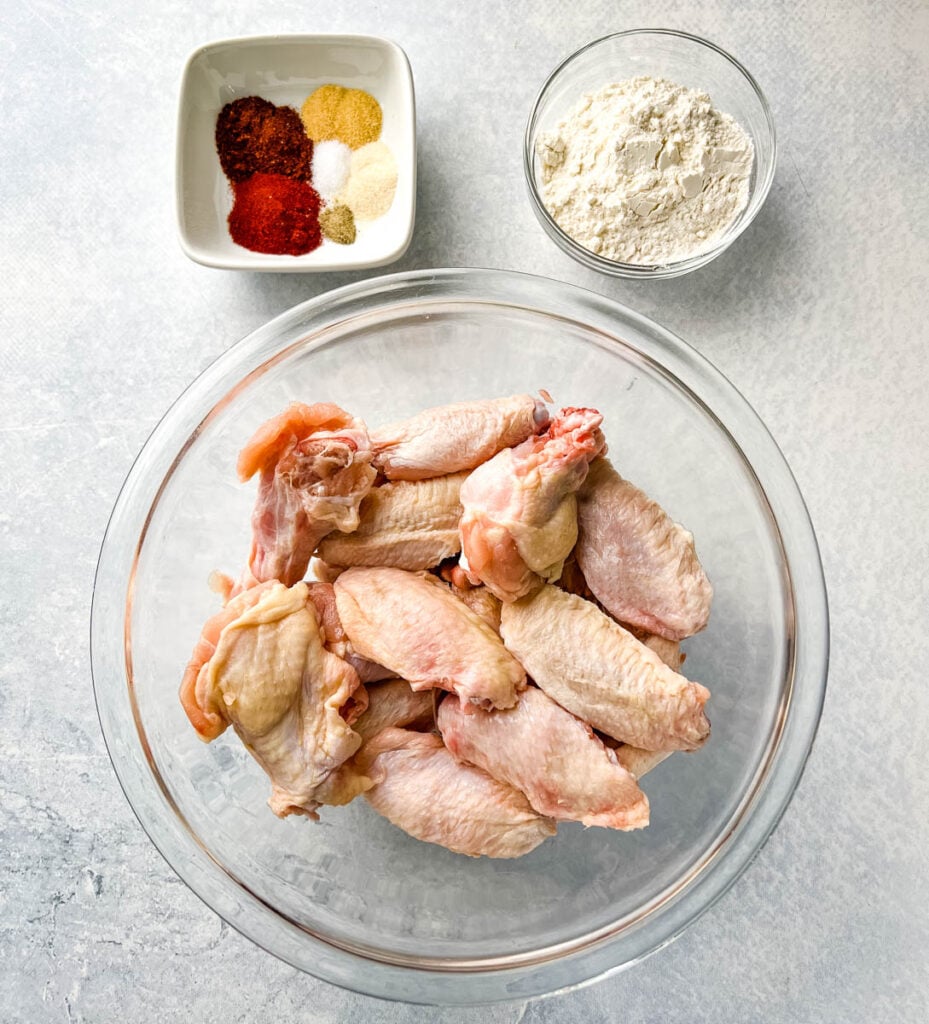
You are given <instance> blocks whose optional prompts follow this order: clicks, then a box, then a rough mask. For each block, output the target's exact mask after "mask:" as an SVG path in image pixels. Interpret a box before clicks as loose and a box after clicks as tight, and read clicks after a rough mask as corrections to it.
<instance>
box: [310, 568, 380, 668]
mask: <svg viewBox="0 0 929 1024" xmlns="http://www.w3.org/2000/svg"><path fill="white" fill-rule="evenodd" d="M307 589H308V591H309V597H310V600H311V601H312V602H313V604H314V605H315V606H316V614H317V616H318V618H319V623H320V626H321V627H322V630H323V637H324V639H325V644H326V650H327V651H331V652H332V653H333V654H337V655H338V656H339V657H340V658H341V659H342V660H343V661H347V662H348V664H349V665H351V666H352V668H353V669H354V670H355V671H356V672H357V673H358V678H359V679H360V680H361V682H362V683H377V682H380V681H381V680H384V679H392V678H393V675H394V674H393V672H391V671H390V669H389V668H384V666H383V665H378V664H377V663H376V662H373V661H368V659H367V658H362V657H361V656H360V655H359V654H356V653H355V649H354V648H353V647H352V644H351V641H350V640H349V639H348V635H347V634H346V632H345V630H344V629H343V628H342V621H341V619H340V618H339V609H338V607H337V606H336V603H335V590H334V589H333V586H332V584H331V583H323V582H322V581H314V582H312V583H307Z"/></svg>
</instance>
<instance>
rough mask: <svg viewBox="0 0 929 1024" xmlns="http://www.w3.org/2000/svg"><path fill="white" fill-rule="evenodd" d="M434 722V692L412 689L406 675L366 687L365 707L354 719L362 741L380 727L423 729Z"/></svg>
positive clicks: (417, 730) (373, 734)
mask: <svg viewBox="0 0 929 1024" xmlns="http://www.w3.org/2000/svg"><path fill="white" fill-rule="evenodd" d="M433 725H435V693H434V691H432V690H419V691H417V690H414V689H413V688H412V687H411V686H410V684H409V683H408V682H407V681H406V680H405V679H391V680H388V681H387V682H385V683H378V684H376V685H374V686H371V687H369V688H368V707H367V709H366V710H365V712H364V714H362V715H360V716H359V718H358V720H357V721H356V722H355V723H354V725H353V728H354V730H355V732H357V733H358V735H359V736H360V737H361V738H362V740H363V741H367V740H369V739H370V738H371V737H372V736H376V735H377V734H378V733H379V732H380V731H381V730H382V729H388V728H397V729H410V730H414V731H416V732H424V731H427V730H429V729H431V728H432V727H433Z"/></svg>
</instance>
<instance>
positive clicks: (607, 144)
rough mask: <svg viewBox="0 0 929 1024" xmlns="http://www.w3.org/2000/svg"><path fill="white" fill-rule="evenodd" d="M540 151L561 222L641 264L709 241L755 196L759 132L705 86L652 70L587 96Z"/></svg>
mask: <svg viewBox="0 0 929 1024" xmlns="http://www.w3.org/2000/svg"><path fill="white" fill-rule="evenodd" d="M536 152H537V153H538V156H539V160H540V163H541V179H542V180H541V189H540V191H541V195H542V201H543V202H544V203H545V206H546V207H547V208H548V211H549V213H551V215H552V217H554V219H555V221H556V222H557V223H558V225H559V226H560V227H561V229H562V230H563V231H564V232H565V233H566V234H568V235H570V236H571V237H572V238H573V239H575V241H577V242H578V243H580V244H581V245H582V246H584V248H585V249H590V250H591V251H592V252H595V253H598V254H599V255H601V256H604V257H605V258H607V259H610V260H620V261H622V262H624V263H640V264H653V263H658V264H661V263H669V262H671V261H674V260H678V259H681V258H683V257H685V256H694V255H696V254H697V253H699V252H702V251H704V250H706V249H708V248H711V247H712V245H713V244H714V241H715V240H716V239H717V238H718V236H719V235H720V234H722V232H724V231H725V229H726V228H727V227H728V226H729V225H730V224H731V223H732V222H733V221H734V220H735V219H736V217H737V216H738V215H739V214H740V213H741V212H742V210H743V209H744V208H745V204H746V203H747V202H748V184H749V176H750V175H751V170H752V163H753V161H754V147H753V146H752V140H751V139H750V138H749V136H748V135H747V134H746V132H745V131H744V130H743V129H742V128H741V127H740V126H739V125H738V124H737V123H736V122H735V121H734V120H733V119H732V118H731V117H730V116H729V115H728V114H722V113H720V112H719V111H718V110H715V109H714V108H713V105H712V103H711V101H710V97H709V96H708V95H707V94H706V93H705V92H700V91H698V90H696V89H685V88H684V87H683V86H680V85H675V84H674V82H669V81H668V80H667V79H663V78H647V77H644V76H642V77H639V78H631V79H629V80H627V81H624V82H616V83H613V84H611V85H607V86H604V88H602V89H600V90H599V92H595V93H590V94H588V95H586V96H584V97H582V99H581V101H580V103H579V104H578V106H577V108H576V109H575V110H574V111H573V112H572V113H571V114H570V115H569V116H568V117H567V118H566V119H565V120H564V121H562V122H561V123H560V124H559V125H558V126H557V128H555V130H554V131H552V132H546V133H544V134H542V135H541V136H540V137H539V140H538V143H537V146H536Z"/></svg>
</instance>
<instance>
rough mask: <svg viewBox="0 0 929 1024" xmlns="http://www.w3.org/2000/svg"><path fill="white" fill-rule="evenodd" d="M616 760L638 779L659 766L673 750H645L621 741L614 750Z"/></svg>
mask: <svg viewBox="0 0 929 1024" xmlns="http://www.w3.org/2000/svg"><path fill="white" fill-rule="evenodd" d="M614 753H615V754H616V760H617V761H619V763H620V764H621V765H622V766H623V768H625V769H626V771H627V772H629V774H630V775H634V776H635V778H636V779H641V778H642V776H643V775H647V774H648V773H649V772H650V771H651V770H652V769H653V768H657V767H658V765H660V764H661V762H662V761H665V760H667V759H668V758H669V757H670V756H671V755H672V754H673V753H674V751H673V750H643V749H642V748H641V747H630V746H629V744H628V743H621V744H620V745H619V746H618V747H617V748H616V749H615V751H614Z"/></svg>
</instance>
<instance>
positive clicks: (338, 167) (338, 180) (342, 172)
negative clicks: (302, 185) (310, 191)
mask: <svg viewBox="0 0 929 1024" xmlns="http://www.w3.org/2000/svg"><path fill="white" fill-rule="evenodd" d="M351 163H352V151H351V150H350V149H349V148H348V146H346V145H345V143H344V142H339V141H338V140H337V139H327V140H326V141H325V142H315V143H314V144H313V188H315V189H316V191H317V192H318V193H319V194H320V195H321V196H322V197H323V199H325V200H330V199H333V198H334V197H335V195H336V193H337V192H339V190H340V189H341V188H342V186H343V185H344V184H345V182H346V180H347V179H348V172H349V169H350V168H351Z"/></svg>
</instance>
